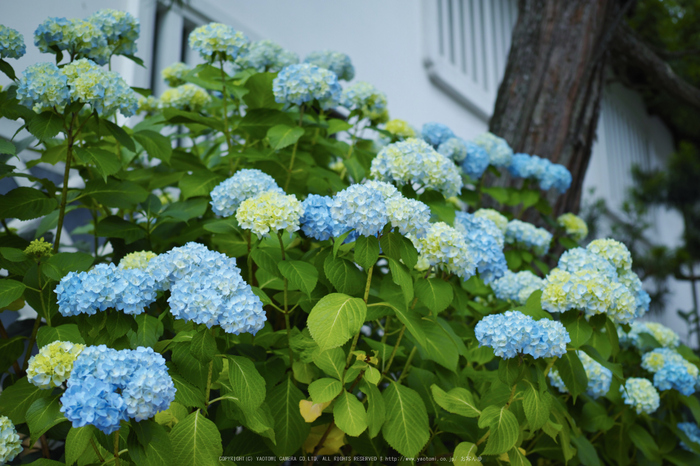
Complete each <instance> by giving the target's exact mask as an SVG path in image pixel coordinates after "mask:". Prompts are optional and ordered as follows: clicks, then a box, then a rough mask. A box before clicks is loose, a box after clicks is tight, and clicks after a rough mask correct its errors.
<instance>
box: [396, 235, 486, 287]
mask: <svg viewBox="0 0 700 466" xmlns="http://www.w3.org/2000/svg"><path fill="white" fill-rule="evenodd" d="M409 238H410V239H411V241H413V244H414V245H415V246H416V249H417V250H418V253H419V257H418V264H417V265H416V268H417V269H418V270H427V269H428V268H429V267H435V268H437V269H442V270H445V271H446V272H449V273H452V274H454V275H456V276H458V277H460V278H461V279H462V280H467V279H469V278H470V277H471V276H473V275H474V274H475V273H476V265H477V264H476V256H475V254H474V251H472V250H471V249H470V248H469V244H468V243H467V240H466V238H465V237H464V234H463V233H462V232H460V231H458V230H456V229H455V228H452V227H451V226H449V225H447V224H446V223H444V222H437V223H432V224H430V226H429V227H428V230H427V231H426V234H425V236H423V237H418V238H416V237H414V236H409Z"/></svg>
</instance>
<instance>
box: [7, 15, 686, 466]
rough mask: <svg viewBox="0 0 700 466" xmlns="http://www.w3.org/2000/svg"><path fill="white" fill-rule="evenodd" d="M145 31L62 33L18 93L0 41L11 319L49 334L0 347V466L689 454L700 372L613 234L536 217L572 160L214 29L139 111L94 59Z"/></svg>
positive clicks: (92, 25) (56, 28) (577, 460)
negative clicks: (407, 104) (401, 112)
mask: <svg viewBox="0 0 700 466" xmlns="http://www.w3.org/2000/svg"><path fill="white" fill-rule="evenodd" d="M138 33H139V24H138V21H137V20H136V19H135V18H133V17H132V16H131V15H129V14H127V13H123V12H118V11H113V10H102V11H100V12H98V13H96V14H95V15H93V16H91V17H90V18H87V19H66V18H48V19H47V20H46V21H45V22H43V23H42V24H40V25H39V26H38V27H37V30H36V33H35V35H34V45H35V46H36V47H38V49H39V50H40V51H42V52H44V53H46V54H47V55H46V58H47V59H46V61H45V62H42V63H36V64H31V65H30V66H29V67H27V69H26V70H25V71H24V72H23V73H19V74H17V75H16V74H15V72H14V70H13V67H12V60H14V59H16V58H19V57H21V56H22V55H23V54H24V53H25V51H26V44H25V42H24V40H25V39H24V38H23V37H22V35H20V34H19V33H17V31H15V30H14V29H11V28H9V27H7V26H0V71H2V72H4V73H5V74H6V75H7V76H8V77H9V78H10V79H11V80H12V84H11V85H9V86H5V87H4V88H3V89H2V90H1V91H0V117H3V118H7V119H10V120H14V121H16V122H17V123H18V125H19V126H21V127H22V128H23V129H24V130H26V132H18V135H17V136H16V137H15V138H14V139H13V140H11V141H0V154H3V155H2V164H3V165H2V173H3V176H6V177H7V176H16V177H25V179H26V180H27V183H25V184H23V185H22V186H21V187H18V188H15V189H13V190H11V191H9V192H8V193H6V194H5V195H3V196H0V213H1V214H2V218H3V226H4V229H3V232H2V234H1V235H0V267H1V268H2V269H3V272H2V277H1V278H0V310H2V312H14V311H18V310H20V309H25V310H26V311H31V310H33V311H35V312H36V315H37V316H36V318H35V319H34V320H33V325H30V326H29V327H27V326H25V325H23V324H24V323H31V322H32V321H23V322H21V323H16V324H13V325H12V326H10V327H8V328H7V329H5V328H2V329H1V330H2V332H1V333H0V337H2V338H1V339H0V365H2V367H1V368H0V370H2V371H3V372H4V375H3V378H2V392H1V393H0V463H5V462H9V463H11V464H20V463H22V464H25V463H32V462H34V463H33V464H37V465H47V464H67V465H72V464H79V465H88V464H102V463H104V464H107V463H114V464H117V465H119V464H120V463H123V464H136V465H149V466H150V465H171V464H172V465H184V464H197V465H215V464H234V463H239V464H247V463H256V464H274V463H284V462H288V464H295V463H299V464H301V463H305V464H312V463H314V462H315V461H321V460H323V461H331V460H334V461H338V462H343V463H344V464H350V463H357V464H366V463H373V464H388V463H395V462H398V461H399V458H403V460H405V461H408V462H417V463H419V464H428V463H430V464H434V463H449V462H453V463H454V464H456V465H476V464H485V465H487V464H494V465H496V464H505V463H510V464H518V465H530V464H537V465H549V464H584V465H587V466H588V465H599V464H611V465H617V464H622V465H626V464H662V462H667V463H673V464H697V463H698V462H699V461H700V455H699V454H700V443H699V442H700V440H699V439H700V428H699V427H698V424H697V423H698V421H699V420H700V403H698V399H697V397H696V395H695V393H696V390H697V387H698V386H700V378H699V371H698V363H700V359H698V357H697V356H696V355H695V354H694V353H693V351H692V350H690V349H689V348H688V347H686V346H685V345H683V344H681V343H680V339H679V336H678V335H677V334H676V333H675V332H673V331H672V330H671V329H668V328H666V327H664V326H662V325H660V324H657V323H653V322H651V321H646V320H645V321H641V320H639V319H640V318H641V317H643V316H644V314H645V313H646V312H647V310H648V307H649V295H648V294H647V293H646V292H645V291H644V289H643V286H642V282H641V280H640V279H639V277H638V276H637V275H636V274H635V273H634V271H633V270H632V265H633V264H632V260H631V256H630V254H629V251H628V250H627V248H626V247H625V245H624V244H621V243H619V242H616V241H614V240H611V239H605V238H602V239H591V241H590V243H584V241H586V236H587V234H588V228H587V226H586V224H585V222H584V221H583V220H582V219H581V218H579V217H577V216H575V215H574V214H571V213H569V214H565V215H562V216H560V217H559V218H553V217H552V215H551V213H552V208H551V206H550V205H549V204H548V201H547V197H548V191H550V190H552V191H553V193H563V192H565V191H566V190H567V189H568V188H569V185H570V184H571V174H570V173H569V172H568V171H567V170H566V168H565V167H563V166H561V165H556V164H553V163H551V162H549V161H548V160H546V159H543V158H540V157H538V156H536V155H531V154H520V153H517V154H514V153H513V150H512V149H511V148H510V147H509V145H508V143H507V141H505V140H503V139H502V138H500V137H498V136H497V135H494V134H490V133H485V134H482V135H480V136H478V137H477V138H475V139H474V140H471V141H469V140H465V139H463V138H461V137H459V136H457V134H458V133H459V129H458V128H449V127H447V126H446V125H444V124H441V123H439V122H429V123H426V124H425V125H423V126H422V127H420V128H421V129H420V130H418V129H417V128H419V126H414V125H413V124H412V123H409V122H406V121H404V120H400V119H390V118H389V116H390V110H391V107H390V105H389V102H388V99H387V96H386V94H385V93H384V91H383V90H382V89H377V88H375V87H374V86H373V85H372V84H370V83H366V82H363V81H358V82H350V83H346V82H345V81H352V80H353V79H354V76H355V69H354V67H353V65H352V62H351V59H350V57H348V56H347V55H345V54H343V53H340V52H335V51H321V52H314V53H312V54H310V55H309V56H307V57H305V58H304V59H303V60H300V59H299V57H297V56H296V54H294V53H292V52H290V51H287V50H286V49H284V48H283V47H282V46H281V45H278V44H275V43H274V42H271V41H269V40H262V41H260V42H255V43H250V42H249V40H248V38H247V37H246V36H245V35H244V34H242V33H241V32H240V31H236V30H235V29H234V28H232V27H231V26H228V25H223V24H216V23H212V24H208V25H203V26H201V27H198V28H196V29H195V30H194V31H193V32H192V34H191V35H190V36H189V38H188V43H189V45H190V47H191V48H192V49H193V51H195V52H197V53H198V54H199V55H200V56H201V57H202V59H203V60H204V62H205V63H203V64H201V65H198V66H195V67H194V68H190V67H188V66H186V65H184V64H182V63H175V64H173V65H172V66H170V67H168V68H166V69H165V70H164V71H163V75H162V76H163V79H164V80H165V81H166V82H167V83H168V85H169V86H170V87H169V89H167V90H166V91H165V92H164V93H163V94H162V95H160V96H154V95H150V94H149V93H148V92H147V91H145V90H143V89H132V88H130V87H129V86H128V85H127V84H126V82H125V81H124V79H122V78H121V77H120V76H119V74H118V73H117V72H115V71H110V70H109V69H108V67H107V65H108V64H109V63H110V61H111V58H112V57H113V56H114V55H123V56H126V57H127V58H131V59H133V60H135V61H137V62H138V58H136V57H135V56H134V54H135V53H136V52H137V50H136V45H135V40H136V38H137V37H138ZM27 39H29V38H27ZM30 46H31V44H30ZM117 114H120V115H121V116H122V117H132V118H130V119H128V120H126V123H124V124H121V121H122V120H123V119H122V120H120V119H117ZM134 115H136V116H134ZM25 136H26V137H27V139H23V138H24V137H25ZM29 146H31V147H32V150H34V151H35V152H36V153H37V157H36V158H35V159H34V160H32V161H31V162H29V163H28V165H30V166H38V167H41V166H42V165H45V164H57V163H62V164H65V177H64V180H63V183H62V184H59V185H56V184H55V183H53V182H51V181H50V180H48V179H44V178H41V177H40V175H36V174H34V175H32V174H29V173H28V172H26V171H24V172H23V171H21V170H19V169H18V168H17V167H16V166H15V165H14V164H13V163H12V161H13V158H12V157H13V156H15V155H16V154H17V153H18V152H20V151H22V150H24V149H26V148H27V147H29ZM487 171H488V172H489V173H490V176H491V177H493V176H496V177H497V176H500V175H501V174H503V173H509V175H510V176H512V177H515V178H521V179H522V180H523V182H522V187H521V188H503V187H493V186H488V183H486V182H485V180H486V179H487V178H486V176H485V173H486V172H487ZM37 173H41V172H37ZM76 176H77V177H78V178H80V180H81V182H80V183H76V182H74V181H71V183H70V185H69V183H68V179H69V177H71V180H74V179H75V178H74V177H76ZM550 197H551V195H550ZM487 200H488V201H489V202H488V205H489V206H491V207H492V208H486V205H487V203H486V201H487ZM525 210H529V211H531V212H533V214H534V213H535V212H536V213H537V214H539V219H540V221H539V222H538V224H537V225H534V224H531V223H527V222H524V221H522V220H521V219H522V218H533V216H532V215H528V216H527V217H524V216H523V215H522V214H523V212H524V211H525ZM78 213H82V214H83V217H81V218H85V219H87V220H86V221H85V222H84V224H82V225H80V226H79V227H78V228H77V229H76V230H75V231H73V232H72V234H73V235H72V236H73V239H74V242H72V243H68V242H67V241H66V237H65V235H64V234H62V232H63V230H64V228H65V226H66V222H65V218H66V215H77V214H78ZM528 213H529V212H528ZM12 219H17V220H21V221H26V222H27V223H25V224H24V225H29V226H28V227H26V228H23V229H22V230H20V231H15V230H13V229H11V228H8V226H7V225H8V221H10V220H12ZM81 238H82V239H81ZM562 251H563V253H562ZM334 455H339V456H342V457H343V458H344V459H340V458H338V457H337V456H334ZM42 457H43V458H42ZM334 458H335V459H334Z"/></svg>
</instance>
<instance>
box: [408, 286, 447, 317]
mask: <svg viewBox="0 0 700 466" xmlns="http://www.w3.org/2000/svg"><path fill="white" fill-rule="evenodd" d="M415 290H416V296H417V297H418V299H419V300H420V302H422V303H423V304H425V305H426V306H427V307H428V309H430V310H431V311H433V312H435V313H438V312H442V311H444V310H445V309H447V306H449V305H450V303H451V302H452V298H453V297H454V294H453V292H452V287H451V286H450V284H449V283H447V282H445V281H443V280H440V279H439V278H421V279H420V280H416V285H415Z"/></svg>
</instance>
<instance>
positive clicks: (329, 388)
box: [309, 377, 343, 403]
mask: <svg viewBox="0 0 700 466" xmlns="http://www.w3.org/2000/svg"><path fill="white" fill-rule="evenodd" d="M342 389H343V385H342V384H341V383H340V382H339V381H338V380H336V379H329V378H327V377H324V378H322V379H318V380H316V381H314V382H311V384H310V385H309V395H311V399H312V400H313V401H314V403H327V402H329V401H332V400H334V399H335V397H336V396H338V394H339V393H340V391H341V390H342Z"/></svg>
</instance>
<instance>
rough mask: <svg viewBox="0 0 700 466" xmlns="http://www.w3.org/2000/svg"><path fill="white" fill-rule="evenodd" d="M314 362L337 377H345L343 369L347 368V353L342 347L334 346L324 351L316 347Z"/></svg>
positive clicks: (339, 378) (327, 372)
mask: <svg viewBox="0 0 700 466" xmlns="http://www.w3.org/2000/svg"><path fill="white" fill-rule="evenodd" d="M311 357H312V359H313V362H314V364H316V365H317V366H318V368H319V369H321V370H322V371H323V372H325V373H326V374H328V375H330V376H331V377H335V378H337V379H338V380H342V379H343V371H344V369H345V353H344V352H343V350H342V349H341V348H332V349H329V350H325V351H322V350H321V349H320V348H316V349H315V350H314V352H313V353H312V356H311Z"/></svg>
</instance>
